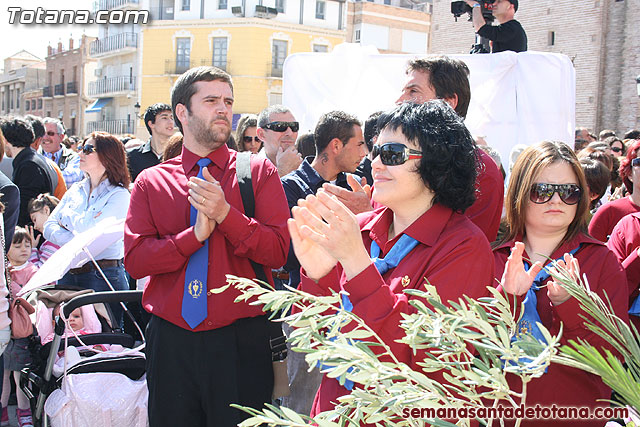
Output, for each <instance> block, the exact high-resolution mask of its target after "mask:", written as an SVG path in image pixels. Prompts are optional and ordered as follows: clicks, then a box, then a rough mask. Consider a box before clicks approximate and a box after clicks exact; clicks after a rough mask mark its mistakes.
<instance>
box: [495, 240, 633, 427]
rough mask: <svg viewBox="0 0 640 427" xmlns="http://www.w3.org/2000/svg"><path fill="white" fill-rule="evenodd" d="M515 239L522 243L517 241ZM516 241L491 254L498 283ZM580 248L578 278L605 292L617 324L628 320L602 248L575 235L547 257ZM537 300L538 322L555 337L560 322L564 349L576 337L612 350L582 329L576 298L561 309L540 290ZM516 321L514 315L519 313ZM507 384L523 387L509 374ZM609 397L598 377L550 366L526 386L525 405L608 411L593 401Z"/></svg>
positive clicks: (623, 294)
mask: <svg viewBox="0 0 640 427" xmlns="http://www.w3.org/2000/svg"><path fill="white" fill-rule="evenodd" d="M517 240H518V241H522V240H521V239H517ZM515 241H516V240H512V241H509V242H506V243H504V244H502V245H500V246H498V247H497V248H496V249H495V250H494V256H495V262H496V265H495V274H496V276H495V277H496V278H497V279H498V280H500V279H501V278H502V273H503V272H504V266H505V263H506V262H507V258H508V256H509V254H510V253H511V249H512V248H513V246H514V244H515ZM580 244H581V247H580V249H579V250H578V252H576V253H575V254H574V257H575V258H576V259H577V260H578V263H579V264H580V273H581V274H586V276H587V279H588V281H589V287H590V288H591V290H592V291H594V292H596V293H597V294H598V295H599V296H600V297H601V298H603V300H605V301H606V299H605V297H604V292H605V291H606V293H607V295H608V298H609V299H610V301H611V304H612V306H613V309H614V311H615V313H616V314H617V315H618V316H619V317H620V318H621V319H623V320H625V321H628V315H627V309H626V307H627V286H626V277H625V274H624V271H623V270H622V267H621V266H620V263H619V262H618V261H617V260H616V258H615V256H614V255H613V254H612V253H611V251H609V250H608V249H607V248H606V247H605V246H604V244H603V243H601V242H599V241H597V240H595V239H592V238H591V237H589V236H587V235H585V234H579V235H578V236H576V237H575V238H574V239H572V240H571V241H569V242H567V243H565V244H563V245H562V246H561V247H560V248H558V249H557V250H556V251H555V252H554V253H553V254H551V258H553V259H558V258H560V257H562V256H563V255H564V254H565V253H568V252H571V251H572V250H573V249H575V248H576V247H578V245H580ZM523 258H525V259H527V258H529V255H527V254H526V253H524V254H523ZM549 280H550V279H547V280H546V281H545V282H544V283H545V284H546V283H547V282H548V281H549ZM536 295H537V298H538V313H539V314H540V319H541V320H542V324H543V325H544V326H545V327H546V328H547V329H548V330H549V331H550V332H551V334H557V333H558V331H559V328H560V323H562V325H563V332H562V337H561V339H560V343H561V344H562V345H567V344H568V341H569V340H576V341H577V339H578V338H582V339H584V340H585V341H586V342H588V343H589V344H591V345H593V346H595V347H596V348H598V349H600V350H601V351H602V349H603V348H606V349H609V350H611V351H613V348H612V347H611V345H610V344H609V343H607V342H606V341H605V340H603V339H602V338H600V337H599V336H598V335H597V334H595V333H593V332H591V331H589V330H588V329H587V328H586V327H585V326H584V323H585V322H584V319H582V318H581V317H580V316H581V315H584V316H586V314H585V313H584V312H583V311H582V310H581V309H580V305H579V304H578V301H577V300H576V299H575V298H569V299H568V300H567V301H565V302H563V303H562V304H560V305H557V306H554V305H553V303H552V302H551V300H550V299H549V297H548V296H547V292H546V289H545V288H543V289H541V290H540V291H538V292H537V293H536ZM523 297H524V296H522V297H519V298H516V301H517V303H518V307H519V306H520V303H521V302H522V298H523ZM516 316H518V314H517V313H516ZM614 354H615V352H614ZM507 379H508V381H509V386H510V388H511V389H512V390H516V391H518V392H520V391H521V389H522V383H521V381H520V378H518V377H516V376H514V375H509V376H508V377H507ZM610 397H611V389H610V388H609V387H608V386H606V385H605V384H604V383H603V382H602V381H601V380H600V378H599V377H597V376H595V375H592V374H588V373H587V372H585V371H581V370H579V369H575V368H570V367H567V366H563V365H558V364H551V365H550V366H549V370H548V371H547V373H545V374H544V375H542V376H541V377H540V378H534V379H532V380H531V382H529V384H528V385H527V403H526V405H527V406H529V407H532V406H535V404H536V403H538V404H540V405H541V406H551V405H552V404H554V403H555V404H556V405H557V406H578V407H581V406H588V407H592V408H593V407H596V406H609V405H608V404H607V403H606V402H605V403H602V402H596V400H597V399H609V398H610ZM605 423H606V421H603V420H590V421H586V420H581V421H580V422H579V423H578V422H577V421H576V420H569V421H566V423H562V422H560V421H558V420H555V421H548V422H546V423H545V422H543V421H542V420H529V421H523V423H522V425H523V426H527V425H528V426H539V425H558V424H561V425H580V426H594V427H596V426H597V427H602V426H603V425H604V424H605Z"/></svg>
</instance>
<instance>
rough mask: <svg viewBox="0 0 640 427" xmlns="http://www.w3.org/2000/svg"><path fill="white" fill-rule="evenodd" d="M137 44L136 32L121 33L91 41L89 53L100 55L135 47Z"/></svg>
mask: <svg viewBox="0 0 640 427" xmlns="http://www.w3.org/2000/svg"><path fill="white" fill-rule="evenodd" d="M137 46H138V35H137V34H136V33H121V34H116V35H115V36H110V37H107V38H104V39H98V40H95V41H93V42H91V55H93V56H95V55H102V54H105V53H108V52H114V51H117V50H120V49H124V48H127V47H133V48H135V47H137Z"/></svg>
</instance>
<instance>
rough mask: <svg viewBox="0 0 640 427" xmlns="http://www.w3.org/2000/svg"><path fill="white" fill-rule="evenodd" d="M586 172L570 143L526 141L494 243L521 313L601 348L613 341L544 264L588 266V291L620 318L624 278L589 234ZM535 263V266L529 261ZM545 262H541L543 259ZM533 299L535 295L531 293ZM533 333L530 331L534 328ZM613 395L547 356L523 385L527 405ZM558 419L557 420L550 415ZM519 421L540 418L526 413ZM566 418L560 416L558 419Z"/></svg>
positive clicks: (515, 386) (504, 281) (499, 271)
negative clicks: (502, 228)
mask: <svg viewBox="0 0 640 427" xmlns="http://www.w3.org/2000/svg"><path fill="white" fill-rule="evenodd" d="M586 185H587V184H586V180H585V177H584V173H583V172H582V169H581V167H580V163H579V162H578V159H577V158H576V156H575V154H574V153H573V151H572V150H571V149H570V148H569V146H567V145H566V144H564V143H562V142H547V141H545V142H541V143H539V144H536V145H534V146H531V147H529V148H527V149H526V150H525V151H524V152H523V153H522V154H521V155H520V157H519V158H518V160H517V161H516V163H515V165H514V167H513V170H512V172H511V177H510V181H509V188H508V190H507V196H506V200H505V201H506V203H505V204H506V206H507V212H506V214H507V225H508V232H507V235H506V236H505V238H504V240H503V241H502V242H501V243H498V244H497V246H496V247H495V249H494V256H495V273H496V278H497V279H501V286H502V289H503V290H504V291H506V292H507V293H508V294H509V295H510V296H512V297H513V300H514V302H515V303H516V304H515V305H514V307H515V308H516V311H517V312H518V314H517V316H519V311H520V309H519V307H520V306H521V303H522V302H523V301H524V300H525V298H530V300H529V301H527V302H528V303H529V304H530V305H528V306H526V308H525V316H526V318H527V319H529V321H530V324H533V325H535V321H533V320H531V319H533V318H534V317H535V316H539V319H540V320H536V321H538V322H541V323H542V324H543V325H544V326H545V327H546V328H547V329H548V330H550V331H551V333H552V334H556V333H558V331H559V330H560V327H561V324H562V339H561V342H562V344H565V345H566V344H568V341H569V340H577V339H584V340H585V341H587V342H588V343H590V344H592V345H594V346H596V347H597V348H599V349H602V348H606V349H609V350H611V346H610V345H608V343H607V342H606V341H604V340H602V339H601V338H599V337H598V336H597V335H596V334H594V333H593V332H591V331H589V330H588V329H587V328H586V326H585V325H584V320H583V318H582V317H581V316H586V313H584V312H583V311H582V310H581V309H580V307H579V305H578V302H577V301H576V300H575V299H574V298H571V297H570V295H569V294H568V292H567V291H566V290H565V289H564V288H563V287H562V286H561V285H559V284H557V283H555V282H554V281H553V280H551V279H550V278H549V275H548V269H547V268H546V266H547V265H548V263H549V262H550V259H553V260H562V261H561V262H564V263H566V265H567V266H568V268H569V269H570V270H571V271H572V272H573V273H574V274H578V268H579V274H580V275H581V276H582V274H586V276H587V279H588V281H589V286H590V288H591V290H592V291H595V292H596V293H598V294H599V295H600V296H601V297H603V298H604V294H605V292H606V294H607V297H608V298H609V300H610V301H611V303H612V304H613V307H614V310H615V312H616V314H617V315H618V316H620V317H622V318H623V319H626V318H627V316H626V310H625V308H626V300H627V298H628V295H627V286H626V278H625V275H624V272H623V271H622V268H621V266H620V264H619V263H618V261H617V259H616V258H615V256H614V255H613V254H612V253H611V252H610V251H609V250H608V249H607V248H606V246H604V244H603V243H602V242H599V241H597V240H595V239H593V238H591V237H589V235H588V234H587V215H588V208H589V199H588V191H586V188H587V187H586ZM531 263H533V267H532V268H529V266H530V265H531ZM543 266H545V268H544V269H542V267H543ZM536 300H537V301H536ZM534 336H536V334H535V333H534ZM509 385H510V386H511V389H512V390H516V391H518V392H520V391H521V389H522V384H521V383H520V381H519V379H518V378H517V377H515V376H514V377H512V378H510V381H509ZM610 397H611V389H610V388H608V387H607V386H605V385H604V384H603V383H602V382H601V381H600V380H599V379H598V378H597V377H595V376H594V375H591V374H588V373H586V372H584V371H580V370H577V369H573V368H569V367H566V366H562V365H557V364H552V365H551V366H549V369H548V371H547V372H546V373H545V374H544V375H542V376H541V377H540V378H536V379H533V380H532V381H531V382H530V383H529V384H528V385H527V403H526V405H527V406H529V407H531V406H535V404H540V405H541V406H551V405H552V404H556V405H557V406H574V407H583V406H589V407H595V406H608V405H607V404H606V403H602V402H596V401H597V400H598V399H608V398H610ZM570 421H571V422H568V424H566V425H580V426H592V425H593V426H602V425H603V424H604V422H603V420H597V421H596V420H594V421H593V422H589V421H582V420H581V421H580V422H578V421H577V420H570ZM549 423H550V424H546V425H554V426H555V425H557V424H559V423H560V422H559V421H558V420H554V421H549ZM522 425H530V426H539V425H545V423H544V422H543V421H542V420H529V421H528V422H525V423H523V424H522ZM562 425H565V424H562Z"/></svg>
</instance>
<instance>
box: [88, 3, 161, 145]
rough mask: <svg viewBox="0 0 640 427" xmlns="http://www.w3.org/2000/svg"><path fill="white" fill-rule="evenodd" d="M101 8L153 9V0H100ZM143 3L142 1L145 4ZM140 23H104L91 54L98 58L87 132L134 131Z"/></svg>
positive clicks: (89, 89) (116, 132) (91, 84)
mask: <svg viewBox="0 0 640 427" xmlns="http://www.w3.org/2000/svg"><path fill="white" fill-rule="evenodd" d="M96 3H97V8H98V9H100V10H149V0H98V1H97V2H96ZM141 3H142V4H141ZM140 28H141V27H140V25H138V24H134V23H129V24H120V25H108V24H103V25H100V27H99V29H98V39H97V40H95V41H94V42H93V43H91V48H90V55H91V57H92V58H94V59H96V60H97V61H98V63H97V68H96V70H95V74H94V77H93V79H92V80H93V81H91V82H90V83H89V86H88V95H89V96H90V97H91V98H92V99H93V103H92V104H91V105H90V106H89V108H87V109H86V110H85V112H86V114H87V115H88V117H89V119H88V121H87V123H86V132H93V131H104V132H109V133H113V134H118V135H122V134H126V133H134V132H135V129H134V126H135V120H134V118H135V117H136V112H135V109H134V105H135V104H136V101H137V99H138V75H139V66H140V58H141V43H140Z"/></svg>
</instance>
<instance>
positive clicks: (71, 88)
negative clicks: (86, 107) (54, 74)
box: [67, 82, 78, 95]
mask: <svg viewBox="0 0 640 427" xmlns="http://www.w3.org/2000/svg"><path fill="white" fill-rule="evenodd" d="M77 86H78V85H77V83H76V82H69V83H67V95H70V94H77V93H78V87H77Z"/></svg>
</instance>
